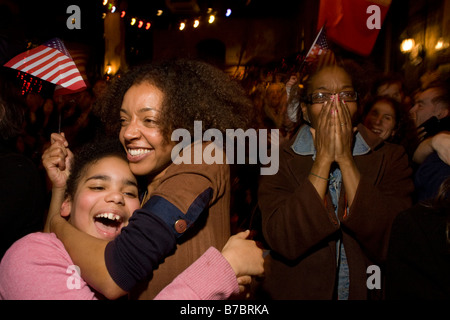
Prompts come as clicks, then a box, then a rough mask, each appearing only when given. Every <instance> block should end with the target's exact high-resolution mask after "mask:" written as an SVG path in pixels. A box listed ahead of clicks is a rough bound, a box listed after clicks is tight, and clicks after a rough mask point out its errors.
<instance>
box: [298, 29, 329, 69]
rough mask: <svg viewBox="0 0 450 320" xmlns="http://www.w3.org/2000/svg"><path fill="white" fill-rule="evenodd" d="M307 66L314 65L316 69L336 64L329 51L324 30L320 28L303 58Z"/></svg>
mask: <svg viewBox="0 0 450 320" xmlns="http://www.w3.org/2000/svg"><path fill="white" fill-rule="evenodd" d="M305 61H306V62H307V63H309V64H316V66H315V67H316V68H317V69H320V68H321V67H325V66H329V65H333V64H336V57H335V55H334V52H333V51H332V50H330V49H329V47H328V41H327V36H326V32H325V28H324V27H322V28H321V29H320V31H319V33H318V35H317V37H316V39H315V40H314V43H313V45H312V46H311V48H310V49H309V52H308V53H307V55H306V57H305Z"/></svg>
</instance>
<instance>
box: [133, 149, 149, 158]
mask: <svg viewBox="0 0 450 320" xmlns="http://www.w3.org/2000/svg"><path fill="white" fill-rule="evenodd" d="M150 151H151V149H128V153H129V154H130V155H132V156H133V157H135V156H141V155H144V154H146V153H149V152H150Z"/></svg>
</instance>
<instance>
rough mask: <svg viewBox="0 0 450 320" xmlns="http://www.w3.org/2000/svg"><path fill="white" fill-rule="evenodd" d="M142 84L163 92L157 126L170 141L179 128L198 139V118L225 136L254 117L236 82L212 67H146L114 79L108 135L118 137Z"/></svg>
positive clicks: (104, 116) (106, 115) (107, 103)
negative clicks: (128, 97)
mask: <svg viewBox="0 0 450 320" xmlns="http://www.w3.org/2000/svg"><path fill="white" fill-rule="evenodd" d="M141 83H148V84H151V85H154V86H155V87H157V88H158V89H159V90H161V91H162V93H163V94H164V98H163V103H162V110H161V114H160V118H159V120H158V123H159V128H160V130H161V132H162V134H163V136H164V138H165V140H166V141H169V140H170V136H171V133H172V131H173V130H175V129H178V128H184V129H187V130H188V131H189V132H190V133H191V136H193V132H194V121H195V120H199V121H202V128H203V131H205V130H207V129H209V128H215V129H218V130H221V131H223V132H224V131H225V129H237V128H242V129H244V130H245V129H246V128H248V127H250V124H251V122H252V121H253V119H254V118H255V117H253V115H252V112H253V106H252V103H251V100H250V99H249V98H248V97H247V96H246V94H245V91H244V90H243V88H242V87H241V85H240V84H239V83H238V82H236V80H233V79H232V78H231V77H230V76H228V75H227V74H225V73H224V72H222V71H221V70H220V69H217V68H216V67H213V66H212V65H209V64H207V63H204V62H201V61H194V60H184V59H179V60H170V61H162V62H158V63H152V64H146V65H141V66H138V67H135V68H133V69H132V70H130V71H129V72H127V73H126V74H125V75H123V76H122V77H120V78H117V79H115V80H114V81H113V83H112V85H110V86H109V87H108V91H107V93H106V94H105V96H104V99H103V101H102V102H101V104H100V108H99V117H100V119H101V120H102V122H103V123H104V124H105V129H106V132H107V133H108V134H112V135H113V136H115V137H116V138H117V135H118V132H119V131H120V123H119V114H120V108H121V105H122V101H123V98H124V95H125V93H126V92H127V90H128V89H129V88H130V87H131V86H133V85H136V84H141Z"/></svg>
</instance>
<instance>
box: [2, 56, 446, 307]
mask: <svg viewBox="0 0 450 320" xmlns="http://www.w3.org/2000/svg"><path fill="white" fill-rule="evenodd" d="M245 80H246V81H241V82H239V81H238V80H236V79H233V78H232V77H230V76H229V75H227V74H225V73H224V72H223V71H221V70H219V69H218V68H216V67H214V66H212V65H209V64H207V63H205V62H201V61H195V60H185V59H180V60H174V61H161V62H153V63H148V64H144V65H141V66H137V67H135V68H132V69H131V70H130V71H129V72H127V73H125V74H123V75H121V77H120V78H116V79H113V80H112V81H108V82H106V81H104V80H99V81H98V82H95V85H94V86H93V87H92V88H89V89H87V90H85V91H83V92H79V93H76V94H72V95H66V96H60V97H57V98H53V97H50V98H49V97H42V95H39V94H36V93H28V94H26V96H25V97H21V95H20V94H19V93H18V92H15V91H14V90H13V88H12V87H11V86H7V85H9V83H10V81H8V79H6V77H3V78H2V80H1V81H0V82H1V85H2V92H1V100H0V115H1V117H0V128H1V134H2V142H1V143H2V144H1V152H2V153H1V159H2V163H4V164H3V166H2V176H1V178H2V182H3V183H2V185H3V186H5V188H6V186H7V188H6V189H7V190H5V191H4V192H2V203H4V204H5V205H4V206H3V208H2V209H1V215H2V218H4V221H8V223H7V224H4V225H3V226H2V228H3V229H4V232H3V230H2V232H1V237H2V243H1V248H2V252H1V254H2V256H1V257H0V258H3V259H2V262H1V263H0V298H2V299H21V298H24V299H33V298H35V299H49V298H50V299H63V298H68V299H99V298H100V299H102V298H107V299H117V298H120V297H123V296H127V297H128V298H129V299H158V298H160V299H161V298H162V299H182V298H187V299H227V298H230V297H231V298H234V299H244V298H247V299H261V300H263V299H274V300H279V299H286V300H294V299H299V300H310V299H314V300H317V299H318V300H323V299H325V300H332V299H337V300H355V299H357V300H366V299H405V298H406V299H410V298H412V299H415V298H423V299H448V298H450V276H449V275H448V269H449V267H450V237H449V234H450V231H449V230H450V213H449V212H450V206H449V205H450V200H449V197H448V196H449V185H450V140H449V139H450V122H449V121H450V97H449V94H450V89H449V83H448V79H445V77H442V78H439V77H437V78H436V79H434V80H433V81H427V82H425V81H422V82H420V81H418V83H419V85H418V87H417V88H416V90H415V91H413V92H407V90H406V89H405V86H404V81H403V79H402V78H401V77H399V76H398V75H394V74H384V73H382V72H380V74H379V76H377V77H374V79H373V81H371V82H370V85H367V83H368V81H367V79H361V77H360V73H357V71H355V63H354V62H353V61H346V60H338V62H337V63H336V64H333V65H328V66H323V67H321V68H318V69H316V70H314V71H312V72H310V73H309V74H302V73H299V72H292V73H289V74H286V75H283V76H282V77H278V76H275V75H274V76H273V77H272V79H270V80H269V81H267V78H264V79H262V78H259V79H252V81H249V79H245ZM363 81H365V82H364V83H363ZM194 121H202V132H201V138H202V137H203V136H204V134H205V133H206V132H207V131H208V130H209V129H217V130H219V131H220V132H222V133H223V134H224V136H226V130H227V129H243V130H244V131H245V130H248V129H257V130H262V129H278V130H279V150H278V152H279V159H277V160H278V165H279V166H278V171H277V172H276V173H275V174H273V175H260V174H259V173H260V171H259V168H260V166H263V164H259V163H258V164H256V165H254V164H248V163H246V164H233V163H232V164H227V162H226V159H227V158H226V150H225V149H223V153H222V152H219V154H214V159H223V162H221V163H218V162H214V163H205V162H201V163H197V162H194V163H183V162H182V163H181V164H180V163H175V162H174V152H175V153H176V154H175V156H180V157H181V156H182V155H183V154H185V153H192V157H191V159H195V152H198V150H200V152H203V153H204V152H210V153H211V150H214V152H216V153H217V152H218V150H219V148H217V142H218V141H214V140H213V141H196V140H195V137H196V136H197V135H196V134H195V130H196V128H194ZM176 129H184V130H186V131H187V132H189V133H190V136H191V137H193V138H194V139H193V140H192V141H190V143H189V144H188V145H187V147H185V148H184V149H183V150H178V149H176V148H175V147H176V145H177V144H176V142H175V141H172V140H171V137H172V133H173V132H174V130H176ZM272 138H273V137H270V136H268V139H272ZM110 140H112V141H111V143H109V141H110ZM86 148H90V149H86ZM86 150H87V151H86ZM219 162H220V161H219ZM3 168H5V169H3ZM6 168H8V169H6ZM3 171H5V173H3ZM21 177H22V178H21ZM13 186H14V187H13ZM83 197H84V198H83ZM3 198H4V199H3ZM80 199H85V200H83V201H81V200H80ZM96 199H97V200H96ZM83 212H84V213H83ZM248 230H251V231H250V232H249V231H248ZM41 252H42V254H41ZM49 253H50V254H49ZM221 253H222V254H221ZM44 254H45V255H46V256H51V257H52V259H54V261H52V259H50V258H49V259H48V260H46V262H45V263H44V262H42V261H41V260H40V259H41V257H42V255H44ZM211 261H214V262H211ZM263 262H264V266H262V263H263ZM71 265H74V266H77V267H78V268H80V269H81V270H82V277H83V278H82V279H81V280H82V285H81V288H83V289H82V290H80V291H75V295H74V291H73V290H72V291H71V290H69V291H67V290H68V289H67V287H66V282H65V279H67V277H68V275H67V272H66V269H67V267H68V266H71ZM55 266H57V268H56V267H55ZM230 266H231V268H230ZM370 266H377V267H379V268H380V270H381V273H380V274H379V275H377V276H379V277H380V279H379V280H380V283H381V286H378V287H376V288H373V287H370V288H369V286H368V284H367V283H368V282H367V281H368V277H369V275H368V271H367V270H368V268H369V267H370ZM38 267H39V268H43V269H42V271H39V273H40V274H42V279H53V280H51V281H50V280H48V281H47V280H46V281H44V282H45V283H47V284H48V285H47V286H46V287H41V288H39V289H38V288H36V290H29V289H28V287H29V283H28V280H27V279H29V276H27V274H31V273H36V270H41V269H39V268H38ZM44 270H45V272H44ZM219 273H220V277H219V276H216V277H215V276H214V274H216V275H218V274H219ZM188 278H189V279H190V280H191V281H192V279H194V280H195V282H196V286H194V287H192V286H187V285H186V283H185V281H187V280H186V279H188ZM413 279H417V281H415V280H414V281H413ZM58 281H59V282H61V283H62V284H61V283H59V284H57V283H55V282H58ZM25 289H26V290H25ZM66 289H67V290H66ZM77 294H79V295H77Z"/></svg>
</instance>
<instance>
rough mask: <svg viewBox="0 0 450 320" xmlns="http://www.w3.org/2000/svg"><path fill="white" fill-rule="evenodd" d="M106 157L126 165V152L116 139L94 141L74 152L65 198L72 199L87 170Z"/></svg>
mask: <svg viewBox="0 0 450 320" xmlns="http://www.w3.org/2000/svg"><path fill="white" fill-rule="evenodd" d="M106 157H117V158H119V159H123V160H124V161H125V162H127V163H128V160H127V155H126V152H125V150H124V148H123V146H122V145H121V143H120V142H119V139H117V137H114V138H113V137H111V138H107V139H101V140H100V139H95V140H94V141H92V142H89V143H86V144H84V145H82V146H80V147H78V148H77V149H76V150H74V158H73V159H72V163H71V170H70V175H69V178H68V179H67V187H66V192H65V197H66V198H70V199H73V197H74V195H75V192H76V191H77V187H78V184H79V183H80V179H81V177H82V176H83V175H84V174H85V173H86V171H87V170H88V168H89V167H90V166H91V165H93V164H95V163H97V162H98V161H99V160H101V159H103V158H106Z"/></svg>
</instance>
